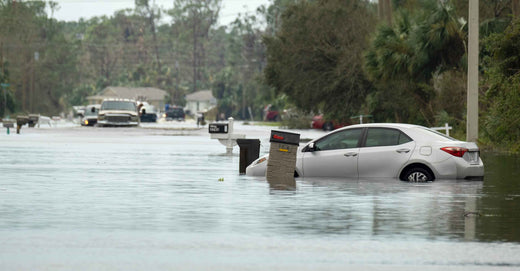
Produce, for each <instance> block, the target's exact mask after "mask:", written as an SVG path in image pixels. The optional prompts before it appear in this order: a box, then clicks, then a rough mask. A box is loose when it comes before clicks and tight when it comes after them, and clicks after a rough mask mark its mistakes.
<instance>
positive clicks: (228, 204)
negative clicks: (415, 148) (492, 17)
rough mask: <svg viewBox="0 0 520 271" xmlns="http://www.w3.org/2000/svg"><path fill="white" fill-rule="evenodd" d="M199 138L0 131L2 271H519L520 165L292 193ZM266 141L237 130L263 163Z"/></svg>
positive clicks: (340, 182)
mask: <svg viewBox="0 0 520 271" xmlns="http://www.w3.org/2000/svg"><path fill="white" fill-rule="evenodd" d="M186 126H188V125H186ZM194 127H196V126H193V125H192V126H190V127H178V126H175V127H166V126H160V127H149V126H144V127H141V128H121V129H118V128H91V127H62V128H47V129H37V128H35V129H29V128H24V129H22V133H21V134H20V135H16V134H11V135H6V134H5V130H1V132H2V134H0V270H113V269H120V270H345V269H353V270H356V269H357V270H518V269H520V230H519V228H520V212H519V211H518V210H519V209H520V177H519V176H520V157H519V156H508V155H497V154H488V153H483V154H482V157H483V160H484V163H485V166H486V176H485V179H484V181H483V182H482V181H465V180H437V181H435V182H433V183H425V184H411V183H405V182H401V181H399V180H394V179H388V180H357V179H354V180H344V179H323V178H297V179H296V189H295V190H293V191H287V190H276V189H272V188H271V187H270V185H269V183H268V182H267V181H266V180H265V178H254V177H248V176H243V175H239V174H238V168H239V156H238V153H239V149H238V147H235V149H234V152H233V153H234V155H233V156H226V155H225V153H226V150H225V147H224V146H223V145H221V144H220V143H218V142H217V141H216V140H211V139H210V136H209V134H208V133H207V128H204V129H201V130H198V129H195V128H194ZM270 129H271V128H270V127H255V126H247V125H238V126H236V127H235V132H237V133H244V134H246V135H247V137H248V138H259V139H261V142H262V146H261V152H262V153H265V152H267V151H268V147H269V143H268V137H269V132H270ZM274 129H276V128H274ZM296 132H297V133H300V132H301V133H302V138H315V137H317V136H320V135H322V134H323V133H322V132H321V131H296Z"/></svg>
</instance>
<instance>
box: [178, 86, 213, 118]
mask: <svg viewBox="0 0 520 271" xmlns="http://www.w3.org/2000/svg"><path fill="white" fill-rule="evenodd" d="M216 105H217V99H215V97H213V94H212V93H211V90H201V91H197V92H193V93H191V94H188V95H186V107H185V108H184V109H185V110H186V111H189V113H190V114H196V113H197V112H206V111H208V110H210V109H211V108H213V107H215V106H216Z"/></svg>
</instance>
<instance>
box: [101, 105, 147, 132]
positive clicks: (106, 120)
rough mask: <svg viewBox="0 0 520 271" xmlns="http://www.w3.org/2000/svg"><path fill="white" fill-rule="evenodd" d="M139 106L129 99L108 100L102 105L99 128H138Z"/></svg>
mask: <svg viewBox="0 0 520 271" xmlns="http://www.w3.org/2000/svg"><path fill="white" fill-rule="evenodd" d="M138 125H139V116H138V114H137V105H136V102H135V101H134V100H129V99H106V100H104V101H103V103H101V108H100V109H99V114H98V123H97V126H100V127H104V126H138Z"/></svg>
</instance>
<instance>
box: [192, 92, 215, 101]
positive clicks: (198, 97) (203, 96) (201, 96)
mask: <svg viewBox="0 0 520 271" xmlns="http://www.w3.org/2000/svg"><path fill="white" fill-rule="evenodd" d="M212 100H215V97H213V94H212V93H211V90H200V91H196V92H193V93H191V94H188V95H186V101H188V102H189V101H193V102H203V101H212Z"/></svg>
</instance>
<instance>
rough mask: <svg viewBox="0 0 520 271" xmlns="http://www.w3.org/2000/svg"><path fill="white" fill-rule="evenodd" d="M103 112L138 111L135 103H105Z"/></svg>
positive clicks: (102, 107) (102, 106)
mask: <svg viewBox="0 0 520 271" xmlns="http://www.w3.org/2000/svg"><path fill="white" fill-rule="evenodd" d="M101 110H126V111H136V106H135V103H133V102H125V101H104V102H103V104H102V105H101Z"/></svg>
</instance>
